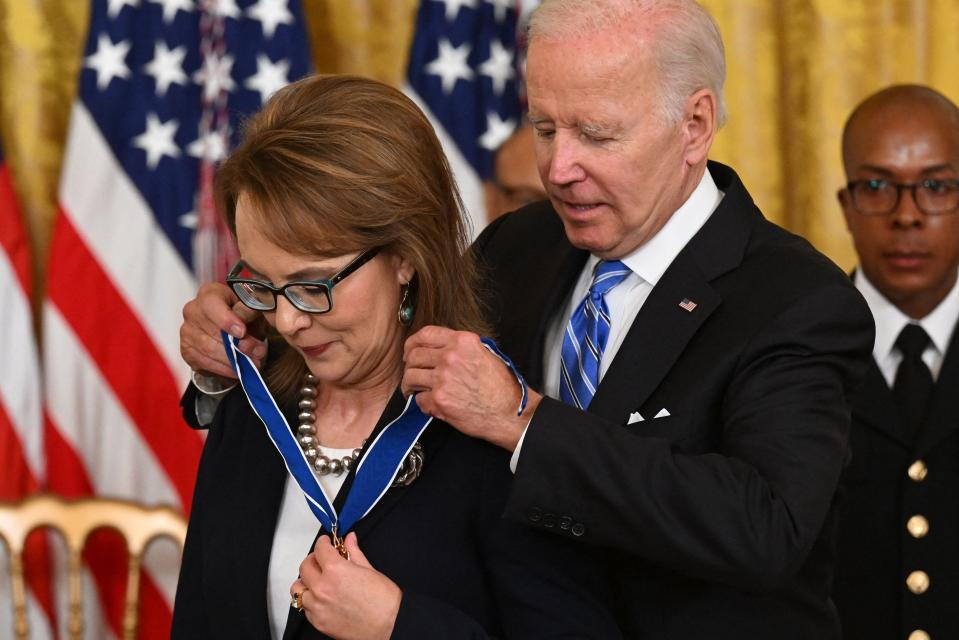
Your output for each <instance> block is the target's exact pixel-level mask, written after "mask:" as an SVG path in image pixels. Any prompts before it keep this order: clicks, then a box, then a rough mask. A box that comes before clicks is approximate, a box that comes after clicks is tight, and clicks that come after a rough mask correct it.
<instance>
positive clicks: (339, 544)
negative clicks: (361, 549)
mask: <svg viewBox="0 0 959 640" xmlns="http://www.w3.org/2000/svg"><path fill="white" fill-rule="evenodd" d="M333 546H334V547H335V548H336V550H337V551H338V552H339V553H340V555H341V556H343V559H344V560H349V559H350V552H349V551H347V550H346V541H345V540H344V539H343V538H341V537H339V536H338V535H336V529H335V528H334V529H333Z"/></svg>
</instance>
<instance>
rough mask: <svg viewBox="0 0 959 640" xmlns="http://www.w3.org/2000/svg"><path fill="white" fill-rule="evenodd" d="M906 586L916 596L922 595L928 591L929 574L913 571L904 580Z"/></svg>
mask: <svg viewBox="0 0 959 640" xmlns="http://www.w3.org/2000/svg"><path fill="white" fill-rule="evenodd" d="M906 586H907V587H909V590H910V591H912V592H913V593H914V594H916V595H917V596H918V595H922V594H924V593H925V592H926V591H929V574H928V573H926V572H925V571H913V572H912V573H910V574H909V577H908V578H906Z"/></svg>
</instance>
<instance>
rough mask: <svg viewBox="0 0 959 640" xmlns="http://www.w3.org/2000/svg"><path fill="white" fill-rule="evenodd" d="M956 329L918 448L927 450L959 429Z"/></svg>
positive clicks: (958, 377) (958, 340)
mask: <svg viewBox="0 0 959 640" xmlns="http://www.w3.org/2000/svg"><path fill="white" fill-rule="evenodd" d="M956 333H957V332H953V337H952V341H951V343H950V344H949V348H948V349H947V350H946V357H945V359H944V360H943V362H942V369H940V370H939V377H938V378H937V379H936V386H935V389H934V390H933V392H932V400H931V405H930V407H929V416H928V417H927V418H926V424H925V426H924V427H923V429H922V431H921V432H920V434H919V441H918V443H917V447H916V450H917V451H918V452H919V453H924V452H926V451H928V450H929V449H931V448H932V447H934V446H935V445H937V444H938V443H939V442H941V441H942V440H943V439H944V438H946V437H947V436H949V435H950V434H951V433H952V432H953V431H955V430H956V429H959V394H957V393H956V389H957V388H959V387H957V385H959V354H957V353H956V352H957V351H959V344H957V343H959V336H957V335H956Z"/></svg>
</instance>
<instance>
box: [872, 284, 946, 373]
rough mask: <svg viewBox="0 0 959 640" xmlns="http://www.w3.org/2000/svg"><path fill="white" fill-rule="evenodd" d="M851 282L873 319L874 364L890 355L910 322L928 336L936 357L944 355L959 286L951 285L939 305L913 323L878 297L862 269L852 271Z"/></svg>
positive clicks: (893, 306) (897, 309) (876, 291)
mask: <svg viewBox="0 0 959 640" xmlns="http://www.w3.org/2000/svg"><path fill="white" fill-rule="evenodd" d="M854 280H855V283H856V288H857V289H859V293H861V294H862V297H863V298H865V299H866V304H868V305H869V310H870V311H871V312H872V317H873V320H875V322H876V344H875V346H874V348H873V356H874V357H875V358H876V360H877V361H882V360H883V359H884V358H886V357H887V356H888V355H889V354H890V353H891V352H892V348H893V346H895V343H896V338H898V337H899V333H900V332H901V331H902V329H903V327H905V326H906V325H907V324H909V323H910V322H913V323H915V324H918V325H919V326H920V327H922V328H923V329H924V330H925V332H926V333H927V334H929V338H930V339H931V340H932V344H933V346H934V347H935V348H936V350H937V351H938V352H939V353H940V354H944V353H945V352H946V349H947V348H948V347H949V342H950V341H951V340H952V333H953V331H954V330H955V328H956V319H957V318H959V285H953V287H952V290H950V291H949V293H948V294H946V297H945V298H943V300H942V302H940V303H939V305H938V306H937V307H936V308H935V309H933V310H932V311H931V312H930V313H929V314H928V315H927V316H926V317H924V318H921V319H919V320H918V321H915V320H912V319H911V318H910V317H909V316H907V315H906V314H904V313H903V312H902V311H900V310H899V308H898V307H896V305H894V304H893V303H892V302H890V301H889V300H888V299H887V298H886V297H885V296H884V295H882V294H881V293H880V292H879V290H878V289H877V288H876V287H875V285H873V283H872V282H870V281H869V279H868V278H867V277H866V274H864V273H863V272H862V269H857V270H856V275H855V278H854Z"/></svg>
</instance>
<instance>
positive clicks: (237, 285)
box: [226, 247, 380, 313]
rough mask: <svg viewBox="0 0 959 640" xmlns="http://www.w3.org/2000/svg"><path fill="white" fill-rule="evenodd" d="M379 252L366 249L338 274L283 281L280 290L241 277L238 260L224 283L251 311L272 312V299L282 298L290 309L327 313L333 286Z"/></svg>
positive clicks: (241, 266) (375, 249)
mask: <svg viewBox="0 0 959 640" xmlns="http://www.w3.org/2000/svg"><path fill="white" fill-rule="evenodd" d="M379 252H380V248H379V247H376V248H373V249H367V250H366V251H364V252H363V253H361V254H360V255H358V256H356V257H355V258H353V260H351V261H350V263H349V264H348V265H346V266H345V267H343V268H342V269H340V271H339V272H338V273H336V274H335V275H333V276H330V277H329V278H324V279H323V280H300V281H297V282H287V283H286V284H285V285H283V286H282V287H274V286H273V285H272V284H270V283H268V282H263V281H262V280H255V279H253V278H241V277H239V275H240V273H241V272H242V271H243V269H244V264H243V262H242V261H240V262H238V263H236V266H235V267H233V269H232V270H231V271H230V275H228V276H227V277H226V283H227V284H228V285H230V288H231V289H233V293H235V294H236V295H237V297H238V298H240V302H242V303H243V304H245V305H246V306H248V307H249V308H251V309H253V310H254V311H273V310H274V309H276V296H278V295H282V296H285V297H286V299H287V300H289V301H290V304H292V305H293V306H294V307H296V308H297V309H299V310H300V311H305V312H306V313H329V312H330V311H332V310H333V287H334V286H335V285H336V284H337V283H339V282H340V281H342V280H343V279H344V278H346V277H347V276H348V275H350V274H351V273H353V272H354V271H356V270H357V269H359V268H360V267H362V266H363V265H364V264H366V263H367V262H369V261H370V260H372V259H373V258H374V256H376V254H377V253H379Z"/></svg>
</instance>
